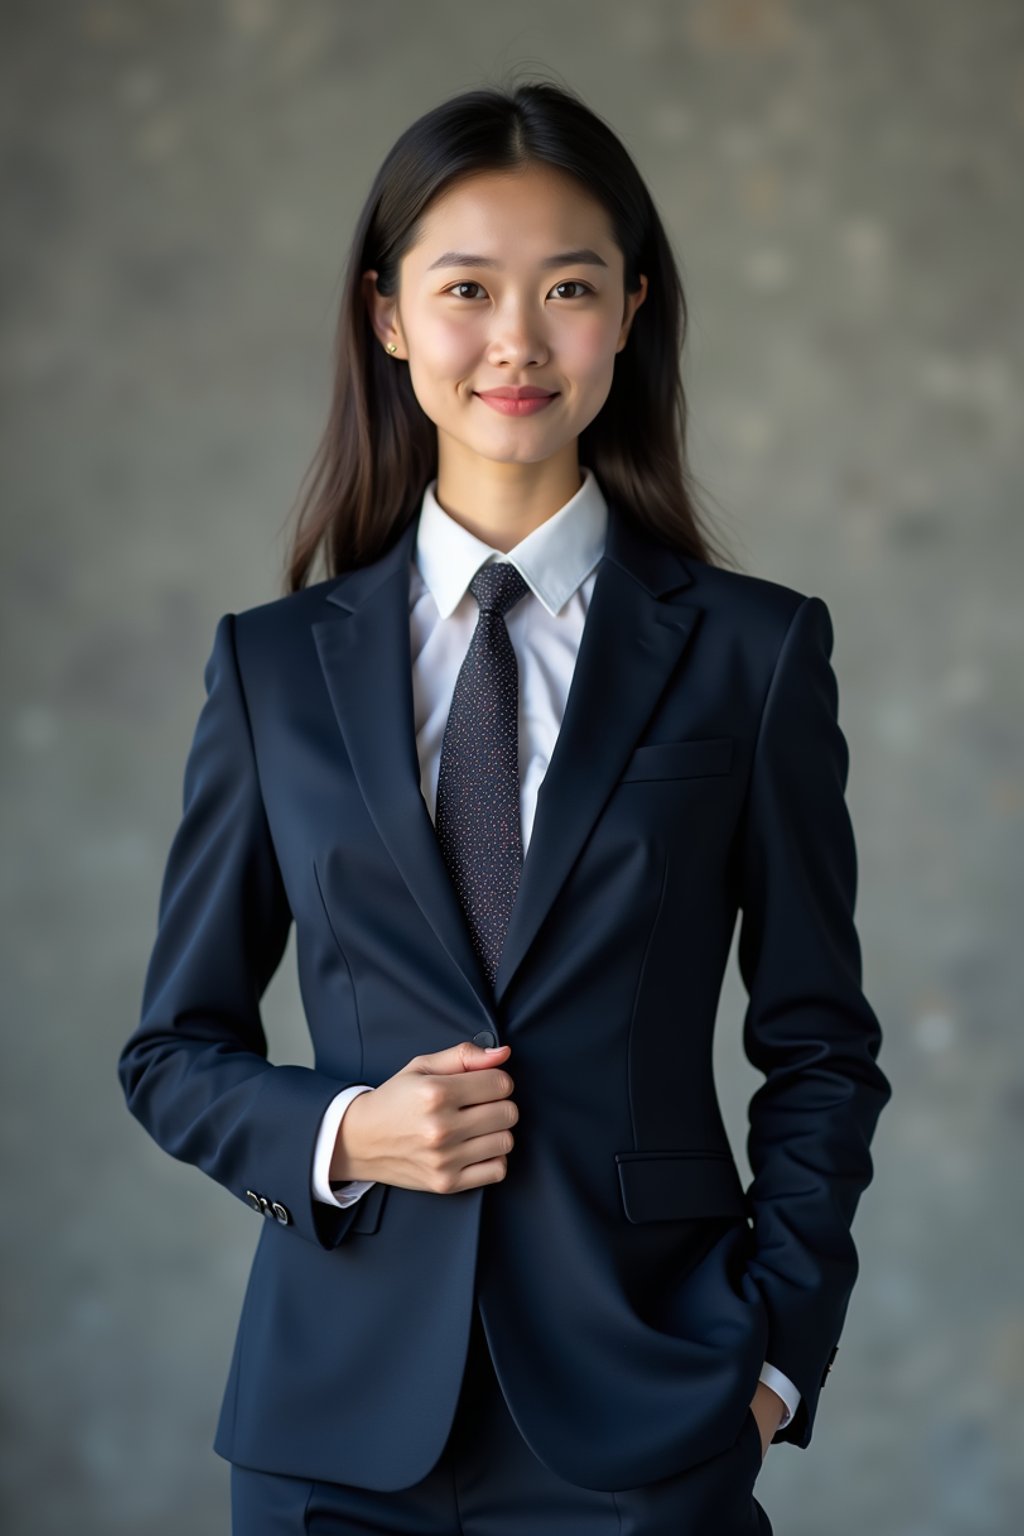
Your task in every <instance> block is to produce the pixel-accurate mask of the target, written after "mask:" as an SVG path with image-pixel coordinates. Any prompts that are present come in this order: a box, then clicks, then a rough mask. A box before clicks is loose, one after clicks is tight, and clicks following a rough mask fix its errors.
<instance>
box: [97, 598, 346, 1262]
mask: <svg viewBox="0 0 1024 1536" xmlns="http://www.w3.org/2000/svg"><path fill="white" fill-rule="evenodd" d="M204 677H205V684H206V695H207V696H206V700H205V702H204V704H203V707H202V709H201V711H200V714H199V720H198V724H197V725H196V729H195V735H194V737H193V741H192V745H191V749H190V752H189V756H188V760H187V762H186V765H185V774H184V796H183V813H182V817H181V820H180V822H179V824H178V828H177V831H176V833H175V835H174V838H173V841H172V844H171V848H170V852H169V855H168V858H167V864H166V868H165V871H164V876H163V883H162V886H161V891H160V899H159V909H158V918H157V932H156V939H155V942H154V946H153V950H152V953H151V956H150V959H149V964H148V968H147V972H146V978H145V984H144V989H143V997H142V1009H141V1018H140V1020H139V1023H138V1026H137V1027H136V1029H135V1031H134V1033H133V1034H132V1035H131V1037H130V1038H129V1040H128V1041H127V1043H126V1045H125V1046H124V1048H123V1050H122V1052H121V1055H120V1058H119V1060H118V1077H119V1079H120V1082H121V1087H122V1089H123V1091H124V1095H125V1098H126V1101H127V1104H128V1108H129V1110H130V1111H131V1113H132V1114H133V1115H134V1116H135V1118H136V1119H137V1120H139V1121H140V1122H141V1124H142V1125H143V1126H144V1127H145V1128H146V1130H147V1131H148V1132H149V1134H150V1135H151V1136H152V1137H153V1139H154V1140H155V1141H156V1142H157V1143H158V1145H159V1146H161V1147H162V1148H163V1149H164V1151H166V1152H169V1153H170V1154H171V1156H172V1157H176V1158H178V1159H180V1160H181V1161H182V1162H186V1163H192V1164H194V1165H195V1166H196V1167H198V1168H201V1169H202V1171H203V1172H204V1173H206V1174H209V1176H210V1177H211V1178H213V1179H216V1180H217V1182H218V1183H220V1184H223V1185H224V1186H225V1187H226V1188H227V1189H229V1190H230V1191H231V1193H232V1194H233V1195H235V1196H236V1197H237V1198H238V1199H239V1200H242V1201H243V1202H245V1203H246V1204H247V1205H248V1206H249V1207H251V1208H252V1209H253V1210H254V1211H257V1212H260V1213H261V1214H262V1215H263V1217H265V1218H269V1219H271V1220H275V1219H276V1220H277V1221H279V1222H280V1223H281V1224H282V1225H283V1226H286V1227H290V1228H291V1230H292V1231H293V1232H295V1233H296V1234H299V1235H301V1236H302V1237H304V1238H307V1239H309V1240H310V1241H312V1242H314V1243H317V1244H318V1245H319V1246H320V1247H322V1248H327V1249H330V1248H334V1247H336V1246H337V1245H338V1243H340V1242H341V1241H342V1240H343V1239H344V1237H345V1236H346V1235H347V1233H348V1230H349V1228H350V1226H351V1224H352V1222H353V1220H354V1215H355V1212H356V1211H358V1209H359V1205H358V1202H355V1203H354V1204H353V1206H352V1207H349V1208H346V1209H344V1210H342V1209H340V1208H334V1207H330V1206H327V1205H325V1204H324V1203H323V1202H321V1201H318V1200H316V1199H315V1198H314V1196H313V1192H312V1177H311V1176H312V1164H313V1151H314V1146H315V1143H316V1138H317V1132H318V1129H319V1126H320V1122H321V1120H322V1118H323V1114H324V1111H325V1110H326V1108H327V1106H328V1104H329V1103H330V1102H331V1100H332V1099H333V1098H334V1097H335V1095H336V1094H337V1093H338V1091H339V1090H340V1089H341V1088H343V1087H344V1086H346V1085H345V1084H344V1083H342V1082H339V1081H338V1080H337V1079H336V1078H333V1077H329V1076H327V1075H326V1074H324V1073H322V1072H317V1071H313V1070H312V1069H310V1068H308V1067H302V1066H291V1065H279V1066H277V1065H272V1064H271V1063H270V1062H269V1061H268V1060H267V1041H266V1036H265V1034H264V1030H263V1024H262V1021H261V1017H260V1000H261V998H262V996H263V994H264V992H265V991H266V988H267V986H268V984H269V982H270V979H271V977H272V976H273V974H274V972H275V971H276V969H277V967H278V965H279V964H280V961H281V956H282V954H283V952H284V948H285V944H286V942H287V939H288V932H289V929H290V926H291V922H292V914H291V910H290V907H289V904H288V899H287V896H286V894H285V889H284V885H283V882H282V879H281V872H280V869H279V867H278V863H277V858H276V855H275V851H274V846H273V843H272V840H271V834H270V828H269V825H268V822H267V817H266V813H265V810H264V806H263V799H262V795H261V791H260V785H259V781H258V777H257V770H256V762H255V756H254V752H253V742H252V736H251V732H250V726H249V717H248V713H247V710H246V705H245V700H244V695H243V690H242V683H241V678H240V675H239V670H238V662H237V657H236V652H235V615H234V614H232V613H228V614H225V615H224V616H223V617H222V618H221V619H220V620H219V621H218V624H217V628H216V633H215V636H214V641H213V649H212V652H211V654H210V657H209V660H208V661H207V663H206V670H205V674H204Z"/></svg>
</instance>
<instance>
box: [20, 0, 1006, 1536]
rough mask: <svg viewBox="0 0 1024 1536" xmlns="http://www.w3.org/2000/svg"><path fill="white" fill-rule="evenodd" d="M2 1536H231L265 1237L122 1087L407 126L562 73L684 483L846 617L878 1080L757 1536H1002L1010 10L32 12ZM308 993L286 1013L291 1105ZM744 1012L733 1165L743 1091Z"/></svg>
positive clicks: (321, 4)
mask: <svg viewBox="0 0 1024 1536" xmlns="http://www.w3.org/2000/svg"><path fill="white" fill-rule="evenodd" d="M0 28H2V34H3V36H2V47H0V58H2V65H0V68H2V72H3V78H2V83H3V92H2V97H0V101H2V106H0V113H2V118H0V121H2V147H3V159H2V174H3V186H2V190H3V209H4V217H3V232H2V237H0V238H2V245H0V252H2V255H0V264H2V265H0V276H2V287H3V316H2V337H0V340H2V347H0V373H2V378H0V387H2V391H3V453H2V455H0V475H2V479H3V502H2V506H3V512H2V528H3V591H2V603H0V623H2V626H3V637H4V646H3V653H2V656H3V660H2V666H3V673H2V688H3V746H4V750H3V761H2V774H3V781H2V787H3V796H2V807H3V818H4V858H3V866H2V868H3V898H4V906H3V921H2V929H0V942H2V945H3V973H4V976H5V977H6V981H5V985H4V991H5V998H6V1019H5V1027H4V1047H3V1063H4V1070H3V1074H2V1089H0V1092H2V1109H0V1135H2V1138H3V1142H2V1145H3V1152H4V1157H5V1164H6V1172H5V1177H4V1206H5V1212H4V1215H5V1219H4V1221H3V1224H2V1238H0V1240H2V1243H3V1252H2V1256H0V1257H2V1265H3V1268H2V1275H3V1282H2V1293H3V1294H2V1300H3V1340H2V1344H3V1357H2V1358H3V1371H2V1393H3V1434H2V1445H0V1471H2V1489H3V1501H4V1505H5V1508H4V1513H3V1528H4V1530H5V1531H11V1532H22V1531H24V1532H28V1531H31V1532H32V1533H33V1536H49V1533H59V1536H66V1533H67V1532H68V1531H72V1530H73V1531H75V1532H77V1533H79V1536H91V1533H93V1532H95V1533H102V1536H117V1533H119V1532H132V1533H137V1532H141V1531H145V1532H147V1533H149V1532H151V1533H154V1536H164V1533H167V1536H171V1533H174V1536H179V1533H180V1532H182V1531H188V1532H189V1533H191V1536H206V1533H214V1532H221V1531H225V1530H226V1529H227V1523H228V1517H227V1505H228V1499H227V1471H228V1469H227V1466H226V1464H225V1463H223V1462H222V1461H220V1460H219V1459H218V1458H217V1457H215V1456H214V1454H213V1452H212V1451H211V1450H210V1444H209V1443H210V1439H211V1437H212V1432H213V1425H214V1421H215V1416H216V1410H217V1407H218V1406H219V1399H220V1391H221V1387H222V1385H223V1381H224V1377H225V1374H226V1370H227V1364H228V1357H229V1350H230V1343H231V1336H232V1330H233V1328H234V1324H235V1320H236V1318H237V1315H238V1310H239V1307H240V1305H241V1297H242V1288H243V1284H244V1279H245V1275H246V1273H247V1267H248V1263H249V1259H250V1257H251V1254H252V1250H253V1247H254V1245H255V1241H256V1237H257V1235H258V1233H257V1224H256V1223H255V1222H254V1221H253V1219H252V1217H251V1216H250V1215H249V1213H248V1212H246V1210H245V1209H244V1208H243V1207H242V1206H241V1205H239V1204H238V1203H237V1202H235V1201H232V1200H229V1199H228V1198H227V1197H226V1196H225V1194H224V1193H223V1191H222V1190H220V1189H219V1188H218V1187H217V1186H215V1185H214V1184H213V1183H211V1182H209V1181H207V1180H205V1179H204V1178H203V1177H202V1176H201V1175H199V1174H198V1173H196V1172H195V1171H194V1170H192V1169H190V1168H186V1167H184V1166H182V1165H180V1164H177V1163H175V1162H173V1161H172V1160H171V1159H170V1158H168V1157H167V1156H165V1155H164V1154H163V1153H161V1152H160V1151H158V1150H157V1148H156V1147H155V1146H153V1145H152V1144H151V1143H150V1142H149V1141H148V1139H147V1138H146V1137H145V1135H144V1133H143V1132H142V1131H141V1129H140V1128H139V1127H138V1126H137V1125H136V1124H135V1123H134V1121H132V1120H131V1119H130V1117H129V1116H128V1114H127V1111H126V1109H125V1107H124V1104H123V1101H122V1099H121V1098H120V1094H119V1090H118V1087H117V1084H116V1079H115V1070H114V1069H115V1059H116V1056H117V1053H118V1051H119V1049H120V1047H121V1045H122V1043H123V1041H124V1040H125V1039H126V1037H127V1035H128V1033H129V1032H130V1030H131V1029H132V1027H133V1026H134V1023H135V1019H136V1016H137V1009H138V1003H139V998H140V993H141V986H142V978H143V972H144V967H145V963H146V959H147V956H148V950H149V946H150V944H151V941H152V936H153V932H154V926H155V917H156V900H157V888H158V882H159V877H160V873H161V869H162V864H163V859H164V857H165V854H166V850H167V847H168V844H169V840H170V837H171V834H172V832H173V829H174V826H175V824H176V819H177V815H178V812H179V808H180V794H181V773H182V768H183V764H184V757H185V752H186V748H187V745H188V741H189V739H190V735H191V730H192V727H193V725H194V721H195V716H196V713H197V711H198V708H199V706H200V703H201V701H202V676H201V674H202V666H203V662H204V660H205V657H206V655H207V653H208V651H209V648H210V645H211V641H212V636H213V629H214V625H215V622H216V619H217V617H218V616H219V615H220V614H221V613H222V612H224V611H225V610H227V609H238V608H240V607H243V606H246V605H248V604H250V603H254V602H259V601H261V600H263V599H265V598H267V597H270V596H273V595H275V593H276V592H277V590H278V582H279V574H280V568H281V561H282V557H283V551H284V538H283V524H284V519H285V516H286V514H287V510H288V508H289V507H290V506H291V504H292V501H293V499H294V496H295V492H296V488H297V484H298V480H299V477H300V475H301V473H302V471H303V470H304V468H305V466H306V464H307V462H308V459H309V456H310V454H311V453H312V450H313V447H314V444H315V440H316V437H317V436H318V434H319V430H320V426H321V422H322V417H323V413H324V410H325V408H326V400H327V378H328V366H329V339H330V333H331V328H332V325H333V316H334V308H335V303H336V299H337V292H338V278H339V274H340V269H341V264H342V260H343V255H344V252H345V249H346V246H347V242H348V239H349V235H350V231H351V228H352V221H353V218H354V215H355V213H356V210H357V208H358V207H359V205H360V203H361V201H362V198H363V196H364V194H365V192H366V189H367V187H368V185H369V182H370V179H371V177H372V175H373V173H374V171H375V169H376V167H377V165H378V163H379V161H380V158H381V156H382V155H383V154H384V152H385V151H386V149H387V148H388V146H389V145H390V143H391V142H392V141H393V139H394V137H395V136H396V135H397V133H398V132H399V131H400V130H401V129H402V128H404V127H405V126H406V124H407V123H408V122H409V121H410V120H411V119H412V117H413V116H415V115H417V114H418V113H419V112H420V111H422V110H425V109H426V108H427V107H429V106H430V105H433V104H434V103H435V102H436V101H438V100H440V99H441V98H442V97H443V96H446V95H448V94H450V93H453V92H454V91H457V90H461V89H464V88H467V87H469V86H471V85H476V84H479V83H481V82H486V81H487V79H488V78H490V77H493V76H494V75H496V74H497V73H498V72H499V71H500V70H501V69H503V68H504V67H506V66H508V65H527V66H529V65H531V64H535V65H538V66H542V67H544V68H546V69H549V70H553V71H555V72H556V73H558V74H561V76H562V77H564V79H565V80H566V81H567V82H568V83H569V84H570V85H572V86H573V87H575V88H576V89H579V90H580V91H581V92H582V93H583V94H584V95H585V97H586V98H587V99H588V100H589V101H590V102H591V104H592V105H593V106H594V107H595V108H596V109H597V110H598V111H600V112H601V113H602V114H603V115H605V116H606V117H607V118H608V119H609V120H610V121H611V122H612V123H613V125H615V126H616V127H617V129H618V130H619V131H620V133H621V134H622V135H623V137H624V138H625V141H626V142H627V144H628V145H629V147H630V149H631V151H632V152H633V153H634V155H635V156H636V158H637V160H638V162H639V164H640V167H641V169H642V171H643V172H644V174H645V175H646V176H647V177H648V178H649V182H650V185H651V187H652V190H653V192H654V195H655V197H656V199H657V201H658V203H659V205H660V207H661V209H662V212H663V215H664V217H665V218H666V220H667V223H668V225H669V227H670V231H671V233H672V237H673V240H674V242H675V244H676V248H677V250H678V252H679V255H680V257H681V260H682V263H683V272H684V280H685V281H686V282H687V284H688V296H689V299H690V302H691V305H692V310H693V328H692V345H691V351H690V356H689V363H688V373H687V378H688V383H689V388H690V394H691V400H692V405H693V451H694V458H695V465H696V469H697V471H698V474H699V476H700V478H701V481H702V483H703V484H704V485H705V486H706V487H707V488H708V490H709V492H710V493H711V494H712V495H713V497H714V500H715V503H716V504H717V506H718V508H719V509H720V526H721V527H722V529H723V531H724V532H725V533H726V534H727V536H728V537H729V538H731V539H732V541H733V543H734V546H735V547H736V548H737V550H738V551H739V553H740V555H741V557H742V559H743V561H744V563H745V565H746V567H747V568H748V569H750V570H753V571H756V572H758V573H760V574H763V575H767V576H771V577H774V578H776V579H779V580H782V581H786V582H788V583H790V584H791V585H793V586H796V587H799V588H801V589H803V590H805V591H809V592H815V593H818V594H820V595H822V596H823V597H825V599H826V600H827V601H828V603H829V604H830V607H831V609H832V612H833V617H834V620H835V626H836V648H835V653H834V663H835V666H836V669H837V672H838V675H839V679H840V697H841V722H842V724H843V726H844V729H845V731H846V733H847V737H848V740H849V742H850V747H851V754H852V768H851V777H850V786H849V801H850V805H851V809H852V813H853V816H854V824H855V828H856V830H857V835H858V842H859V848H860V870H861V877H860V899H859V905H858V916H859V923H860V930H861V936H862V942H863V949H864V962H865V983H866V988H867V991H868V993H869V996H870V997H871V999H872V1001H873V1003H874V1005H875V1007H876V1009H877V1011H878V1013H879V1015H880V1017H881V1019H882V1023H883V1027H884V1029H885V1031H886V1040H885V1046H884V1055H883V1058H882V1059H883V1062H884V1065H885V1068H886V1070H887V1072H888V1073H889V1075H890V1077H891V1079H892V1081H893V1084H894V1088H895V1096H894V1100H893V1104H892V1106H891V1108H890V1110H889V1111H887V1113H886V1116H885V1117H884V1118H883V1121H882V1124H881V1127H880V1130H879V1134H878V1137H877V1139H876V1143H875V1150H876V1179H875V1183H874V1185H873V1186H872V1188H871V1189H870V1190H869V1191H868V1193H867V1195H866V1196H865V1199H864V1202H863V1204H862V1206H861V1210H860V1212H859V1213H858V1217H857V1222H856V1226H855V1236H856V1237H857V1239H858V1246H859V1248H860V1251H861V1256H862V1264H863V1271H862V1276H861V1279H860V1281H859V1283H858V1287H857V1289H856V1291H855V1293H854V1299H853V1302H852V1304H851V1310H850V1314H849V1318H848V1321H847V1326H846V1329H845V1332H844V1336H843V1340H842V1345H841V1349H840V1354H839V1356H838V1359H837V1362H836V1367H835V1369H834V1370H833V1372H832V1375H831V1377H830V1379H829V1384H828V1386H827V1389H826V1390H825V1392H824V1393H823V1395H822V1400H821V1405H820V1411H819V1416H818V1420H817V1424H816V1429H815V1436H814V1441H813V1444H812V1446H811V1447H810V1449H809V1450H807V1451H804V1452H800V1451H798V1450H797V1449H796V1448H795V1447H791V1446H777V1447H775V1448H773V1449H772V1450H771V1452H770V1453H769V1457H768V1461H767V1463H766V1465H765V1468H764V1470H763V1472H762V1474H761V1478H760V1481H759V1485H758V1486H759V1494H760V1497H761V1499H762V1501H763V1502H764V1503H765V1504H766V1506H767V1507H768V1509H769V1511H770V1512H771V1515H772V1517H773V1520H774V1522H775V1525H776V1529H777V1531H778V1532H779V1536H782V1533H785V1536H820V1533H821V1532H823V1531H828V1532H829V1533H830V1536H846V1533H850V1536H852V1533H854V1532H859V1531H861V1530H863V1529H865V1528H871V1529H876V1530H880V1531H884V1532H886V1536H953V1533H957V1536H959V1533H964V1536H967V1533H970V1536H990V1533H992V1536H995V1533H999V1536H1003V1533H1007V1536H1008V1533H1011V1532H1015V1531H1016V1530H1017V1528H1018V1526H1019V1512H1020V1508H1021V1501H1022V1499H1024V1482H1022V1479H1021V1470H1020V1469H1021V1465H1022V1460H1021V1457H1020V1450H1021V1445H1022V1443H1024V1414H1022V1406H1021V1405H1022V1402H1024V1305H1022V1297H1024V1286H1022V1283H1021V1259H1022V1253H1024V1245H1022V1240H1021V1197H1020V1184H1019V1179H1018V1175H1019V1170H1020V1160H1021V1152H1022V1140H1024V1061H1022V1054H1021V1045H1020V1024H1021V1009H1020V1004H1021V997H1022V995H1024V990H1022V986H1021V982H1022V976H1021V959H1020V949H1021V945H1020V937H1019V930H1020V920H1021V897H1022V889H1021V887H1022V865H1024V859H1022V836H1021V822H1022V783H1021V765H1022V754H1021V748H1022V738H1024V725H1022V711H1021V702H1022V701H1021V692H1022V687H1021V672H1022V668H1021V659H1022V645H1021V642H1022V617H1021V616H1022V613H1024V607H1022V605H1021V603H1020V585H1021V574H1022V565H1021V544H1022V525H1021V509H1020V499H1021V469H1022V442H1021V438H1022V433H1021V426H1022V422H1024V410H1022V406H1024V400H1022V370H1021V362H1022V358H1021V335H1022V319H1024V315H1022V302H1021V281H1020V274H1021V271H1022V249H1021V245H1022V242H1021V222H1022V203H1021V198H1020V168H1021V164H1022V153H1021V152H1022V143H1021V140H1022V137H1024V12H1022V9H1021V6H1020V4H1019V3H1014V0H972V3H971V4H970V5H965V4H956V3H953V0H935V3H931V4H925V3H923V0H922V3H918V4H914V3H906V0H896V3H889V4H884V5H883V4H881V3H878V0H872V3H868V4H863V3H862V4H858V5H855V6H850V5H839V4H835V5H832V6H828V5H822V4H819V5H812V4H810V3H801V4H784V3H764V4H756V3H754V0H746V3H739V0H714V3H711V0H702V3H680V0H673V3H671V4H669V3H665V4H661V3H641V0H634V3H633V4H631V5H629V6H622V5H618V4H614V3H611V0H605V3H598V0H591V3H588V4H582V3H581V4H569V3H565V4H562V5H554V6H553V5H550V4H537V3H536V0H522V3H520V4H519V5H517V6H516V7H515V8H514V10H513V9H511V8H507V7H499V6H497V5H494V6H487V5H484V6H466V5H463V4H455V3H451V0H445V3H440V4H433V5H428V6H420V5H416V4H412V3H409V4H397V3H386V0H385V3H380V0H378V3H375V4H373V5H357V4H354V3H353V4H347V3H327V0H292V3H287V4H286V3H284V0H278V3H275V0H231V3H213V0H209V3H203V4H200V3H196V0H187V3H185V0H174V3H171V0H166V3H128V0H81V3H78V4H55V3H44V4H37V3H32V4H29V3H26V0H21V3H14V0H5V3H4V5H3V7H2V14H0ZM292 970H293V952H292V950H291V948H289V951H288V954H287V956H286V960H285V964H284V965H283V966H282V969H281V971H280V972H279V974H278V976H277V977H276V978H275V980H274V983H273V984H272V987H271V989H270V991H269V993H268V995H267V998H266V1004H265V1019H266V1022H267V1027H268V1032H269V1034H270V1037H271V1041H272V1055H273V1056H274V1059H276V1060H285V1059H291V1060H297V1061H308V1060H309V1059H310V1058H309V1052H308V1049H307V1041H306V1039H305V1038H304V1034H303V1026H302V1019H301V1010H300V1005H299V1001H298V995H297V989H296V987H295V984H294V977H293V974H292ZM743 1003H744V994H743V993H742V989H741V986H740V983H739V981H738V979H737V976H736V974H735V968H734V962H733V968H732V970H731V972H730V976H729V980H728V983H727V986H726V989H725V992H724V994H723V998H722V1006H721V1010H720V1016H719V1031H720V1037H719V1041H718V1047H717V1049H718V1052H719V1056H718V1065H719V1069H720V1082H721V1092H722V1098H723V1103H724V1105H725V1108H726V1112H727V1115H728V1119H729V1125H730V1132H731V1133H732V1134H733V1137H734V1144H735V1145H736V1147H737V1153H738V1156H739V1157H740V1159H741V1166H742V1167H745V1164H744V1163H743V1133H744V1110H745V1104H746V1100H747V1097H748V1096H749V1094H750V1092H751V1091H752V1090H753V1088H754V1087H755V1086H756V1083H757V1082H758V1081H759V1080H760V1079H759V1078H758V1077H757V1076H756V1074H754V1072H753V1070H752V1069H751V1068H750V1067H749V1066H748V1064H747V1063H746V1061H745V1060H744V1059H743V1057H742V1054H741V1050H740V1046H739V1021H740V1018H741V1013H742V1008H743Z"/></svg>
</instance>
